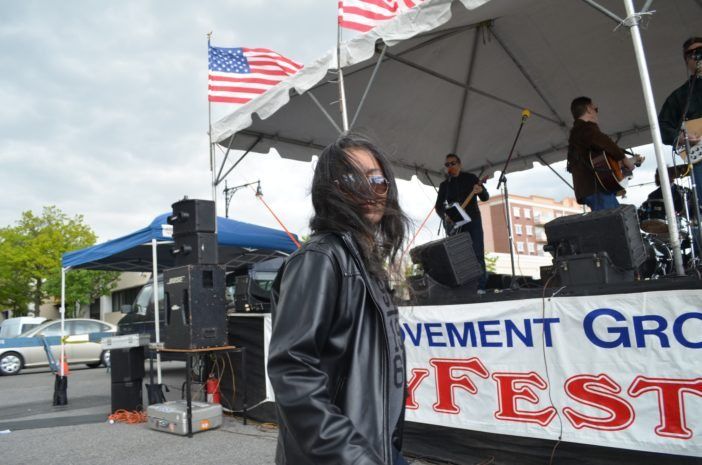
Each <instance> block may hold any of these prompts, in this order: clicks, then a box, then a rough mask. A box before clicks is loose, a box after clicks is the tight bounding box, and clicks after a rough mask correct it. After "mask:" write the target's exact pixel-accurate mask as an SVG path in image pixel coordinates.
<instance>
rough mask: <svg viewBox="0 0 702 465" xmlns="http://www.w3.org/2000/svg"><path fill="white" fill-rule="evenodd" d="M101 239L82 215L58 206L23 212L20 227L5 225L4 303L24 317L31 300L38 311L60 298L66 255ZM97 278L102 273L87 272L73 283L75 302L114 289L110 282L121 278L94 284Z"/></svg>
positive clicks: (0, 258) (0, 299)
mask: <svg viewBox="0 0 702 465" xmlns="http://www.w3.org/2000/svg"><path fill="white" fill-rule="evenodd" d="M95 240H96V236H95V233H94V232H93V231H92V229H91V228H90V226H88V225H87V224H85V222H84V219H83V216H82V215H76V216H75V217H73V218H70V217H69V216H68V215H66V214H65V213H63V212H62V211H61V210H59V209H58V208H56V207H55V206H49V207H44V209H43V211H42V214H41V216H36V215H35V214H34V213H33V212H31V211H26V212H23V213H22V217H21V218H20V220H19V221H17V224H16V226H9V227H6V228H2V229H0V306H2V307H3V308H10V309H12V310H13V312H14V314H15V315H17V316H19V315H23V314H26V312H27V306H28V304H29V303H32V302H33V303H34V308H35V309H37V310H38V309H39V307H40V306H41V304H42V302H44V301H45V300H46V299H47V298H49V297H55V298H56V297H60V290H61V288H60V279H61V257H62V255H63V254H64V253H65V252H68V251H70V250H75V249H80V248H83V247H87V246H90V245H92V244H94V243H95ZM73 273H75V272H73ZM69 274H70V273H69ZM91 276H92V277H93V278H95V276H97V275H94V274H93V273H88V274H83V273H81V274H79V275H77V276H76V277H75V278H74V279H71V282H72V284H71V283H68V282H67V290H68V289H69V288H70V289H71V292H72V294H71V298H73V299H74V300H73V302H75V301H80V302H82V303H88V302H85V301H84V299H85V296H86V295H89V296H94V295H95V293H96V292H103V291H105V290H106V289H107V292H109V289H108V288H109V287H110V285H111V284H106V282H110V281H112V282H114V281H115V279H116V275H115V274H114V273H113V274H111V275H106V277H101V278H96V279H95V281H96V282H92V281H91V278H90V277H91ZM68 302H71V301H70V300H68Z"/></svg>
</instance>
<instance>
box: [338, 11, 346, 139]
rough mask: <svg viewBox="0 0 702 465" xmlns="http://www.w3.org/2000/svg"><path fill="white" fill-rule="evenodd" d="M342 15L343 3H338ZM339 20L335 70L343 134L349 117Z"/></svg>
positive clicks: (339, 23)
mask: <svg viewBox="0 0 702 465" xmlns="http://www.w3.org/2000/svg"><path fill="white" fill-rule="evenodd" d="M340 5H341V8H342V11H341V14H343V1H342V2H341V3H340ZM340 19H341V18H339V17H338V13H337V21H336V69H337V72H338V74H339V80H338V83H339V109H340V111H341V123H342V128H343V129H344V132H346V131H348V130H349V115H348V112H347V110H346V91H345V90H344V73H343V71H342V70H341V20H340Z"/></svg>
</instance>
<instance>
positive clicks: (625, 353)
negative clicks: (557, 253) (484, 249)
mask: <svg viewBox="0 0 702 465" xmlns="http://www.w3.org/2000/svg"><path fill="white" fill-rule="evenodd" d="M400 313H401V316H402V323H401V324H402V330H403V335H404V339H405V347H406V349H407V364H408V367H407V377H408V387H409V392H410V395H409V397H408V400H407V404H408V409H407V420H409V421H414V422H420V423H429V424H434V425H441V426H447V427H452V428H462V429H470V430H476V431H484V432H490V433H499V434H511V435H517V436H528V437H534V438H544V439H553V440H555V439H558V437H559V436H561V437H562V439H563V440H564V441H570V442H577V443H584V444H594V445H601V446H609V447H617V448H626V449H637V450H644V451H651V452H665V453H670V454H680V455H692V456H702V291H699V290H682V291H665V292H649V293H639V294H618V295H600V296H589V297H557V298H554V299H546V300H545V301H543V300H541V299H532V300H516V301H508V302H490V303H484V304H469V305H468V304H466V305H450V306H446V305H442V306H430V307H429V306H427V307H404V308H401V309H400Z"/></svg>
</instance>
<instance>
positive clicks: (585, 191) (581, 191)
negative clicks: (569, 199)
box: [568, 119, 626, 204]
mask: <svg viewBox="0 0 702 465" xmlns="http://www.w3.org/2000/svg"><path fill="white" fill-rule="evenodd" d="M603 150H604V151H605V152H607V154H608V155H609V156H611V157H612V158H614V159H615V160H623V159H624V158H625V157H626V155H625V154H624V150H623V149H621V148H620V147H619V146H618V145H617V144H615V143H614V141H613V140H612V139H610V138H609V137H608V136H607V135H606V134H604V133H603V132H602V131H600V128H599V126H597V124H595V123H591V122H589V121H583V120H581V119H576V120H575V122H574V123H573V129H571V130H570V137H569V139H568V171H570V173H571V174H572V175H573V187H574V189H575V198H576V199H577V200H578V203H581V204H582V203H584V202H583V199H584V198H585V197H587V196H588V195H592V194H594V193H595V192H605V191H604V189H602V186H600V184H599V183H598V182H597V178H596V177H595V171H594V170H593V169H592V165H591V164H590V157H589V155H590V152H591V151H593V152H601V151H603Z"/></svg>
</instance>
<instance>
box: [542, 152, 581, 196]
mask: <svg viewBox="0 0 702 465" xmlns="http://www.w3.org/2000/svg"><path fill="white" fill-rule="evenodd" d="M536 158H538V159H539V161H540V162H541V163H543V164H544V166H546V167H547V168H548V169H550V170H551V171H553V174H555V175H556V176H558V179H560V180H561V181H563V182H564V183H565V184H566V186H568V187H570V189H571V190H573V191H575V188H574V187H573V186H572V185H571V184H570V183H569V182H568V181H567V180H566V179H565V178H564V177H563V176H561V175H560V173H558V171H556V170H554V169H553V166H551V164H550V163H549V162H547V161H546V160H544V159H543V158H542V157H541V155H537V156H536Z"/></svg>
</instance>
